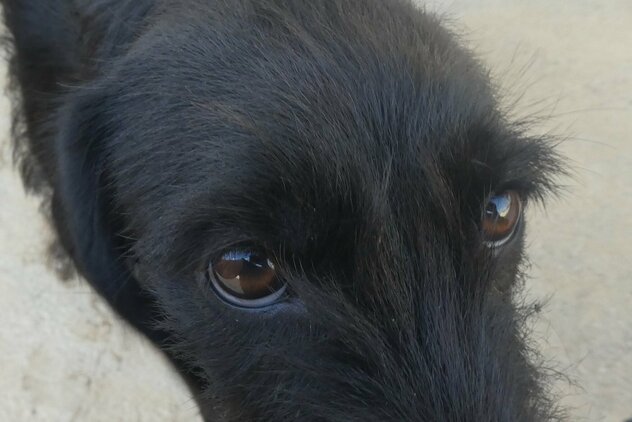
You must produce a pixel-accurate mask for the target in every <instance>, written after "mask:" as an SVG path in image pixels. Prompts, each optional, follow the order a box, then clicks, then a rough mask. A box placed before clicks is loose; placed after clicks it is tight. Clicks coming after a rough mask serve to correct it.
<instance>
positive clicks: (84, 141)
mask: <svg viewBox="0 0 632 422" xmlns="http://www.w3.org/2000/svg"><path fill="white" fill-rule="evenodd" d="M106 93H107V89H105V88H92V89H90V90H83V91H81V92H79V93H78V94H76V95H74V96H73V97H72V98H71V99H70V101H69V102H68V103H67V105H66V106H65V107H63V108H62V110H61V112H60V115H59V119H58V133H57V138H56V139H55V143H56V145H55V153H56V167H57V168H56V174H57V179H56V180H55V192H54V198H53V212H54V218H55V222H56V224H57V226H58V230H59V232H60V233H61V237H62V242H63V243H64V246H65V247H66V249H68V251H69V252H70V254H71V256H72V258H73V260H74V262H75V265H76V266H77V269H78V270H79V272H80V273H81V274H82V275H83V276H84V277H85V278H87V279H88V281H89V282H90V284H92V285H93V287H94V288H95V289H96V290H97V291H98V292H99V293H100V294H101V295H102V296H103V297H105V298H106V299H107V300H108V302H109V303H110V305H112V307H113V308H114V309H115V310H116V311H117V312H118V313H119V314H121V316H123V317H124V318H125V319H127V320H129V321H130V322H132V324H133V325H135V326H136V328H139V329H140V330H141V331H143V332H145V334H147V335H148V336H149V337H152V336H153V335H156V334H157V333H155V332H153V329H152V328H151V327H147V326H143V324H146V323H147V321H151V320H152V318H151V315H148V313H150V312H152V303H151V299H149V298H148V297H147V296H146V295H145V294H144V293H143V292H142V290H141V288H140V286H139V285H138V282H137V281H136V280H135V279H134V277H133V276H132V274H131V269H130V266H129V265H128V264H127V262H125V259H124V258H123V257H124V256H125V252H126V251H125V247H124V245H122V238H121V236H119V235H120V229H121V223H120V216H117V215H116V214H115V212H114V198H113V195H112V192H111V190H110V188H109V187H108V180H107V178H108V168H107V162H106V154H105V150H106V146H107V141H108V139H109V138H110V137H111V135H112V133H113V130H114V127H113V126H112V125H113V124H114V123H113V122H112V121H111V120H108V119H107V118H106V117H105V114H106V113H107V111H108V108H107V107H108V105H107V104H108V100H107V98H108V97H107V94H106ZM154 340H159V339H157V338H154Z"/></svg>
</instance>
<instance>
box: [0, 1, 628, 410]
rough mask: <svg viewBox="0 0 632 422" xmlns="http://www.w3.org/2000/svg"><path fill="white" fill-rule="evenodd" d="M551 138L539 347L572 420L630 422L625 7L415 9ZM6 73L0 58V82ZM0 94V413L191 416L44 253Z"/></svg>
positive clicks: (144, 356) (536, 245)
mask: <svg viewBox="0 0 632 422" xmlns="http://www.w3.org/2000/svg"><path fill="white" fill-rule="evenodd" d="M424 4H425V7H426V8H427V9H428V10H431V11H436V12H438V13H440V14H442V15H445V18H446V19H447V24H448V26H450V27H451V28H453V29H454V30H455V31H456V32H457V33H459V34H461V37H462V39H463V41H464V42H465V43H466V44H467V45H469V46H470V47H471V48H473V49H474V50H475V51H476V52H477V54H478V55H479V57H480V58H481V60H482V61H483V62H484V63H486V64H487V65H488V66H489V68H491V69H492V73H493V75H494V77H495V79H496V81H497V83H498V84H499V85H500V86H501V87H502V90H503V92H505V93H506V94H507V95H506V98H505V101H506V104H514V103H515V106H513V107H512V109H513V110H515V114H516V115H517V116H519V117H524V116H532V115H533V116H538V117H542V118H543V120H541V123H539V124H538V125H536V127H534V129H533V131H534V132H536V133H545V132H550V133H553V134H556V135H560V136H561V137H563V138H564V139H566V140H565V141H564V142H563V143H562V144H561V146H560V149H561V151H562V152H563V153H564V154H565V155H566V156H567V157H568V164H569V166H570V167H571V168H572V170H573V171H574V175H573V177H572V178H570V179H566V180H564V183H565V185H566V186H567V188H566V191H565V193H564V195H563V196H562V197H561V198H559V199H556V200H554V201H550V202H549V203H548V206H547V208H546V209H537V208H532V209H530V210H529V216H528V218H529V221H530V225H529V229H528V232H529V235H528V245H529V246H528V248H529V252H530V256H531V261H532V268H531V276H532V278H531V280H530V281H529V282H528V283H527V294H528V296H529V297H530V298H536V299H539V300H544V301H545V302H546V303H545V306H544V307H543V309H542V312H541V313H540V315H539V317H538V320H537V321H535V322H534V335H533V338H534V342H535V343H536V344H538V345H539V348H540V350H542V353H543V355H544V357H545V358H546V361H547V365H549V366H551V367H554V368H556V369H558V370H559V371H561V372H563V373H564V374H565V375H567V376H568V377H569V381H568V382H567V381H560V382H559V383H558V384H556V386H555V390H556V392H557V394H559V396H560V400H561V402H562V404H563V405H565V406H567V407H568V408H569V414H570V418H569V419H570V420H574V421H616V422H623V421H624V420H627V419H628V418H632V187H631V186H632V1H631V0H592V1H589V0H573V1H561V0H557V1H551V0H530V1H525V0H454V1H438V0H435V1H429V2H425V3H424ZM5 73H6V66H5V64H4V63H3V64H2V65H1V66H0V82H2V81H3V80H4V79H5ZM9 126H10V110H9V104H8V100H7V99H6V98H5V97H4V96H2V97H0V320H1V324H0V391H1V392H2V393H1V394H0V421H2V422H4V421H27V420H28V421H130V420H134V421H195V420H198V419H197V418H198V416H197V410H196V407H195V404H194V403H193V401H192V400H191V399H190V398H189V397H188V392H187V391H186V389H185V388H184V386H183V384H182V383H181V381H180V380H179V379H178V378H177V377H176V376H175V374H174V373H173V372H172V370H171V368H170V367H169V366H168V365H167V364H166V362H165V361H164V359H163V358H162V356H160V355H159V354H158V353H157V352H156V351H155V350H154V349H153V348H152V347H151V346H150V345H149V344H148V343H147V342H146V341H144V340H143V339H142V338H140V337H139V336H138V335H136V334H135V333H134V332H133V331H132V330H131V329H130V328H128V327H126V326H125V324H123V323H122V322H121V321H120V320H118V319H117V317H115V316H114V315H113V314H112V312H110V310H109V309H108V308H107V307H106V306H105V305H104V304H103V303H102V302H101V300H100V299H98V298H97V297H96V296H95V295H94V294H93V293H91V291H90V289H89V288H88V286H87V285H86V283H84V282H83V281H81V280H72V281H70V282H61V281H60V280H59V279H57V278H56V276H55V273H54V271H53V269H52V267H51V265H49V264H48V263H47V262H46V259H45V256H46V248H47V246H48V239H50V233H49V230H48V228H47V226H46V224H45V222H44V221H43V219H42V217H41V216H40V213H39V212H38V200H37V199H36V198H32V197H27V196H25V194H24V192H23V190H22V186H21V182H20V180H19V179H18V176H17V174H16V173H15V171H14V170H13V169H12V168H11V160H10V149H9V144H8V132H9Z"/></svg>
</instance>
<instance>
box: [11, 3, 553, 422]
mask: <svg viewBox="0 0 632 422" xmlns="http://www.w3.org/2000/svg"><path fill="white" fill-rule="evenodd" d="M2 4H3V6H4V14H5V21H6V24H7V26H8V29H9V31H10V34H11V37H10V39H9V40H8V42H7V45H8V46H9V47H10V49H11V51H12V59H11V76H12V78H13V88H14V93H15V94H16V95H15V97H16V99H17V101H16V103H15V110H16V116H17V118H16V125H15V130H14V138H15V148H16V157H17V159H18V161H19V163H20V164H21V168H22V172H23V176H24V180H25V183H26V185H27V186H28V187H29V188H31V189H33V190H35V191H37V192H39V193H41V194H42V195H44V196H45V198H48V199H47V201H49V202H50V205H51V210H52V217H53V221H54V224H55V227H56V229H57V232H58V233H59V238H60V241H61V243H62V245H63V247H64V249H65V250H66V251H67V253H68V255H69V256H70V257H71V259H72V261H73V262H74V264H75V265H76V267H77V269H78V270H79V272H80V273H81V274H82V275H83V276H85V278H86V279H87V280H88V281H89V282H90V284H91V285H92V286H93V287H94V288H95V290H96V291H97V292H98V293H99V294H100V295H101V296H103V297H104V298H105V299H106V300H107V301H108V302H109V303H110V304H111V306H112V307H113V308H114V309H115V310H116V311H117V312H118V313H119V314H120V315H122V316H123V317H124V318H125V319H126V320H127V321H129V322H130V323H131V324H132V325H133V326H135V327H136V328H137V329H138V330H140V331H141V332H143V333H144V334H145V335H147V336H148V337H149V338H150V339H151V340H152V341H154V342H155V343H156V344H157V345H158V346H159V347H161V348H162V349H164V350H165V351H166V353H167V354H168V356H170V357H171V359H172V360H173V361H174V363H175V364H176V365H177V367H178V368H179V370H180V371H181V373H182V374H183V376H185V377H186V378H187V380H188V381H189V383H190V385H191V388H192V392H193V394H194V395H195V396H196V399H197V400H198V402H199V404H200V407H201V409H202V413H203V414H204V416H205V418H206V419H207V420H221V421H244V420H249V421H289V420H310V421H312V420H313V421H340V422H343V421H344V422H350V421H358V422H360V421H362V422H366V421H542V420H553V419H556V418H558V411H557V409H556V407H555V405H554V404H553V403H552V401H551V399H550V398H549V397H548V394H547V388H546V386H547V379H546V377H545V372H544V370H542V369H541V368H539V367H538V365H537V364H536V363H534V362H533V361H532V360H533V359H534V352H533V350H532V349H531V348H530V346H529V342H528V339H527V338H526V328H525V318H527V317H528V315H529V313H530V312H531V311H530V310H529V308H528V307H525V306H522V305H521V302H520V300H519V299H518V297H517V292H519V288H520V286H521V282H522V274H521V268H522V262H523V259H524V258H523V252H522V251H523V245H522V235H523V231H524V224H522V225H521V227H520V228H519V233H517V235H516V236H515V238H514V239H513V240H512V242H511V243H510V244H508V245H506V246H504V247H503V248H502V250H499V251H496V252H493V251H490V250H489V248H487V247H486V246H485V245H484V244H483V242H482V239H481V227H480V219H481V215H482V212H483V209H484V207H485V204H486V201H487V199H488V198H489V196H490V195H492V194H493V193H494V192H501V191H503V190H506V189H512V190H515V191H517V192H518V193H519V194H520V196H521V197H522V198H523V200H524V201H532V200H539V199H541V198H542V197H543V195H544V194H545V193H547V192H548V191H550V190H552V188H554V183H553V177H554V176H555V174H556V173H557V172H558V164H557V163H558V160H557V157H556V155H555V153H554V152H553V151H552V149H551V147H550V144H549V143H548V142H547V141H546V140H545V139H540V138H534V137H531V136H527V135H526V134H524V133H523V130H522V129H523V128H522V127H521V125H519V124H517V123H516V122H509V121H507V119H506V118H505V117H504V116H505V114H503V112H502V110H501V109H500V108H499V106H498V98H497V97H498V95H497V93H496V92H495V90H494V87H493V85H492V84H491V82H490V81H489V77H488V75H487V72H486V71H485V70H484V68H483V66H482V65H481V64H480V63H478V61H477V60H476V59H475V58H473V56H472V55H471V54H470V53H469V52H468V51H467V50H465V49H464V48H462V47H461V46H460V45H459V44H458V43H457V41H456V37H455V36H454V35H453V34H451V33H450V32H449V31H447V30H446V29H444V28H443V27H442V26H441V25H440V23H439V22H438V20H437V19H436V18H435V17H433V16H432V15H431V14H428V13H425V12H424V11H422V10H419V9H417V8H416V7H415V6H414V5H413V4H412V3H411V2H409V1H408V0H344V1H343V0H312V1H309V2H308V1H304V0H233V1H226V0H217V1H204V0H186V1H183V0H178V1H175V0H117V1H114V0H60V1H55V2H51V1H49V0H30V1H26V0H3V1H2ZM235 245H257V246H258V247H262V248H265V249H266V250H267V251H270V253H271V254H273V255H274V257H275V260H276V262H277V263H279V265H278V266H279V271H281V272H282V274H283V277H284V278H285V279H286V280H287V282H288V284H289V293H288V294H287V297H286V298H285V299H284V300H283V302H281V303H279V304H277V305H274V306H271V307H269V308H268V309H264V310H258V311H245V310H243V309H238V308H235V307H231V306H229V305H227V304H226V303H224V302H223V301H221V300H220V299H219V298H218V297H217V296H216V295H215V294H214V292H213V290H212V289H211V288H210V286H209V282H208V280H207V277H206V269H207V267H208V263H209V261H210V260H212V259H213V258H215V257H217V256H218V255H220V254H221V253H222V252H223V251H225V250H227V249H228V248H231V247H234V246H235Z"/></svg>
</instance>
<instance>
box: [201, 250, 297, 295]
mask: <svg viewBox="0 0 632 422" xmlns="http://www.w3.org/2000/svg"><path fill="white" fill-rule="evenodd" d="M209 273H210V276H211V277H212V281H213V284H214V285H215V287H216V290H218V293H219V294H220V295H221V296H222V297H223V298H224V299H226V300H228V301H229V302H232V303H233V304H237V305H243V306H248V307H258V306H264V305H267V304H269V303H272V302H273V301H274V300H276V299H277V298H278V297H279V296H280V294H281V293H282V290H283V289H284V287H285V285H284V283H283V282H281V281H280V280H279V278H278V277H277V272H276V268H275V267H274V264H273V263H272V261H271V260H270V259H269V258H268V256H267V255H266V254H265V253H264V252H259V251H250V250H239V249H236V250H231V251H228V252H226V253H224V254H223V255H222V256H221V257H220V258H219V259H216V260H214V261H213V262H212V263H211V266H210V268H209Z"/></svg>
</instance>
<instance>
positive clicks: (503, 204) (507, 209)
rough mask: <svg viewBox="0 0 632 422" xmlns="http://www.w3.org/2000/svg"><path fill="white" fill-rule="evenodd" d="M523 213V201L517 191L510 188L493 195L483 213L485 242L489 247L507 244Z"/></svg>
mask: <svg viewBox="0 0 632 422" xmlns="http://www.w3.org/2000/svg"><path fill="white" fill-rule="evenodd" d="M521 214H522V203H521V200H520V196H518V194H517V193H516V192H515V191H511V190H508V191H505V192H502V193H500V194H498V195H494V196H492V197H491V198H490V199H489V202H487V206H486V207H485V213H484V215H483V224H482V226H483V239H484V241H485V244H486V245H487V246H489V247H498V246H501V245H503V244H505V243H506V242H507V241H508V240H509V239H511V237H512V235H513V234H514V232H515V230H516V227H517V226H518V222H519V221H520V216H521Z"/></svg>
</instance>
